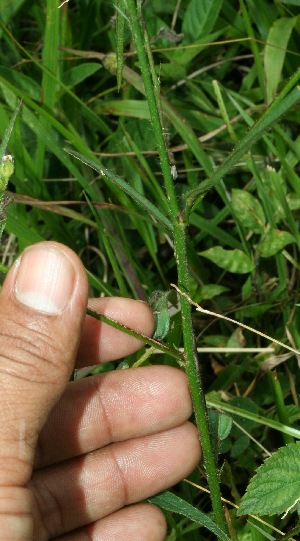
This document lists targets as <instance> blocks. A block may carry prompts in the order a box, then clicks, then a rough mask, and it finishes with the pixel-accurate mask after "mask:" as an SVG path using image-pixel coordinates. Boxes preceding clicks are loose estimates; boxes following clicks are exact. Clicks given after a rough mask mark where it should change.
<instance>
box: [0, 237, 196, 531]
mask: <svg viewBox="0 0 300 541" xmlns="http://www.w3.org/2000/svg"><path fill="white" fill-rule="evenodd" d="M87 303H88V284H87V278H86V273H85V270H84V268H83V265H82V263H81V262H80V260H79V259H78V258H77V256H76V255H75V254H74V253H73V252H72V251H71V250H70V249H69V248H66V247H65V246H62V245H60V244H58V243H55V242H43V243H39V244H36V245H34V246H32V247H30V248H27V249H26V250H25V252H24V253H23V254H22V256H21V257H20V258H19V259H18V260H17V261H16V262H15V264H14V265H13V267H12V268H11V270H10V271H9V273H8V275H7V277H6V280H5V283H4V285H3V288H2V290H1V293H0V390H1V393H0V400H1V415H0V541H46V540H47V541H48V540H50V539H53V540H56V541H58V540H61V541H62V540H65V541H109V540H111V541H118V540H122V541H124V539H128V540H129V539H130V540H131V541H141V539H143V541H161V540H163V539H164V538H165V535H166V524H165V519H164V516H163V514H162V512H161V511H160V510H159V509H158V508H156V507H155V506H153V505H150V504H145V503H142V504H137V505H136V504H135V503H136V502H138V501H140V500H143V499H145V498H147V497H149V496H151V495H153V494H155V493H156V492H159V491H161V490H164V489H166V488H167V487H170V486H171V485H173V484H175V483H177V482H178V481H179V480H181V479H183V478H184V477H185V476H186V475H188V474H189V473H190V472H191V471H192V470H193V468H195V466H196V465H197V463H198V461H199V457H200V445H199V441H198V437H197V432H196V430H195V427H194V426H193V425H192V424H190V423H189V422H187V419H188V418H189V416H190V414H191V411H192V406H191V399H190V395H189V391H188V386H187V381H186V377H185V375H184V374H183V373H182V372H181V371H179V370H176V369H174V368H170V367H167V366H160V367H157V366H152V367H145V368H138V369H129V370H118V371H114V372H107V373H105V374H102V375H98V376H93V377H90V378H86V379H83V380H77V381H75V382H71V383H69V377H70V374H71V373H72V370H73V368H74V363H75V364H76V367H84V366H90V365H92V364H96V363H101V362H105V361H109V360H115V359H118V358H121V357H123V356H125V355H128V354H129V353H131V352H133V351H136V350H138V349H139V347H141V345H142V344H141V343H140V342H139V341H138V340H136V339H133V338H132V337H130V336H128V335H125V334H123V333H121V332H120V331H117V330H116V329H113V328H112V327H109V326H107V325H104V324H102V323H100V322H98V321H96V320H95V319H93V318H90V317H89V316H86V307H87ZM89 306H90V307H91V308H93V310H96V311H98V312H99V313H103V314H105V315H107V316H109V317H112V318H114V319H116V320H118V321H120V322H121V323H124V324H125V325H127V326H129V327H132V328H133V329H135V330H136V331H138V332H142V333H144V334H147V335H149V336H151V334H152V332H153V317H152V313H151V311H150V309H149V308H148V306H147V305H145V304H144V303H141V302H138V301H133V300H130V299H121V298H101V299H91V300H90V301H89ZM130 504H135V505H130ZM124 506H126V507H124Z"/></svg>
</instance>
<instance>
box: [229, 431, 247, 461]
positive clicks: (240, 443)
mask: <svg viewBox="0 0 300 541" xmlns="http://www.w3.org/2000/svg"><path fill="white" fill-rule="evenodd" d="M249 444H250V439H249V438H248V436H246V434H243V435H242V436H240V437H239V438H238V439H237V440H236V441H235V442H234V443H233V445H232V447H231V449H230V456H231V458H236V457H238V456H240V455H241V454H242V453H243V452H244V451H245V450H246V449H247V448H248V447H249Z"/></svg>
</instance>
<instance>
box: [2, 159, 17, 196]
mask: <svg viewBox="0 0 300 541" xmlns="http://www.w3.org/2000/svg"><path fill="white" fill-rule="evenodd" d="M14 170H15V166H14V159H13V157H12V156H11V155H10V154H6V156H3V158H2V162H1V165H0V191H1V192H4V190H5V188H6V186H7V184H8V181H9V178H10V177H11V175H12V174H13V172H14Z"/></svg>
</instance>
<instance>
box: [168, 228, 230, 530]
mask: <svg viewBox="0 0 300 541" xmlns="http://www.w3.org/2000/svg"><path fill="white" fill-rule="evenodd" d="M174 243H175V256H176V262H177V269H178V284H179V288H180V289H182V290H183V291H184V292H186V293H188V288H189V284H188V264H187V256H186V224H184V223H183V222H180V221H179V222H178V223H177V225H176V226H175V229H174ZM181 317H182V330H183V342H184V352H185V357H186V364H185V371H186V374H187V377H188V381H189V388H190V392H191V396H192V401H193V407H194V413H195V420H196V424H197V428H198V432H199V436H200V440H201V445H202V452H203V459H204V465H205V470H206V475H207V482H208V485H209V488H210V497H211V503H212V507H213V511H214V515H215V521H216V523H217V525H218V526H219V527H220V528H221V529H222V530H223V531H224V532H226V531H227V524H226V520H225V515H224V509H223V505H222V499H221V491H220V484H219V476H218V470H217V465H216V461H215V456H214V452H213V447H212V441H211V437H210V429H209V422H208V416H207V408H206V402H205V394H204V389H203V385H202V382H201V375H200V372H199V367H198V359H197V353H196V348H195V341H194V332H193V323H192V314H191V304H190V302H189V300H188V299H187V298H186V297H185V296H184V295H181Z"/></svg>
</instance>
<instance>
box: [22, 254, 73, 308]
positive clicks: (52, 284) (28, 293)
mask: <svg viewBox="0 0 300 541" xmlns="http://www.w3.org/2000/svg"><path fill="white" fill-rule="evenodd" d="M74 280H75V271H74V268H73V265H72V264H71V262H70V260H69V259H68V258H67V256H66V255H65V254H64V253H63V252H62V251H61V250H58V249H56V248H54V247H52V246H51V247H50V246H45V245H41V244H40V245H35V246H31V247H30V248H26V250H25V251H24V252H23V254H22V256H21V258H20V264H19V269H18V272H17V278H16V284H15V295H16V298H17V299H18V301H19V302H21V303H22V304H25V305H26V306H28V307H29V308H33V309H34V310H38V311H39V312H44V313H46V314H53V315H57V314H60V313H61V312H62V311H63V310H64V309H65V308H66V306H67V304H68V302H69V300H70V298H71V295H72V292H73V287H74Z"/></svg>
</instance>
